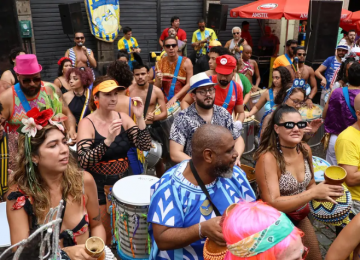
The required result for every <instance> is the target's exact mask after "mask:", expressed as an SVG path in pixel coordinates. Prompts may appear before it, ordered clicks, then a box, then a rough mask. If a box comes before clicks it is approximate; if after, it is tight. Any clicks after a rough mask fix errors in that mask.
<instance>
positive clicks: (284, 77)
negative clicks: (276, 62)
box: [245, 67, 292, 117]
mask: <svg viewBox="0 0 360 260" xmlns="http://www.w3.org/2000/svg"><path fill="white" fill-rule="evenodd" d="M272 76H273V84H272V86H271V88H270V89H268V90H267V91H264V92H263V93H262V95H261V97H260V99H259V101H257V103H256V105H255V106H254V107H253V108H252V109H251V111H250V112H245V116H246V117H251V116H253V115H255V114H256V113H257V112H258V111H260V110H261V109H262V108H263V107H265V112H266V111H269V110H270V109H271V108H272V107H274V106H275V98H276V96H277V94H278V93H279V92H280V90H282V89H284V88H288V87H289V85H290V84H291V83H292V80H291V74H290V72H289V70H288V69H287V68H285V67H278V68H276V69H274V70H273V75H272Z"/></svg>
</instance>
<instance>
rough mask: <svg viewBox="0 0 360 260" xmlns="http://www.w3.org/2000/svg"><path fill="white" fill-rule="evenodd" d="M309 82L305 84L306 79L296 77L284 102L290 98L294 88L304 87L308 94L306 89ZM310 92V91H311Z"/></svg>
mask: <svg viewBox="0 0 360 260" xmlns="http://www.w3.org/2000/svg"><path fill="white" fill-rule="evenodd" d="M307 86H308V85H307V84H305V80H304V79H295V80H294V82H293V85H292V86H291V88H289V89H288V90H286V92H287V94H286V96H285V98H284V101H283V104H285V103H286V101H287V100H288V99H289V97H290V96H291V94H292V92H293V90H294V89H295V88H302V89H303V90H305V94H306V90H307ZM309 94H310V93H309Z"/></svg>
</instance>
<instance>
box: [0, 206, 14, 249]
mask: <svg viewBox="0 0 360 260" xmlns="http://www.w3.org/2000/svg"><path fill="white" fill-rule="evenodd" d="M0 230H1V232H0V233H1V236H0V251H2V250H3V249H5V248H6V247H9V246H11V241H10V229H9V223H8V221H7V217H6V202H2V203H0Z"/></svg>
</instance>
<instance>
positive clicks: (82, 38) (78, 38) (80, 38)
mask: <svg viewBox="0 0 360 260" xmlns="http://www.w3.org/2000/svg"><path fill="white" fill-rule="evenodd" d="M84 39H85V37H75V40H84Z"/></svg>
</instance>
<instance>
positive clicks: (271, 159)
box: [258, 152, 276, 165]
mask: <svg viewBox="0 0 360 260" xmlns="http://www.w3.org/2000/svg"><path fill="white" fill-rule="evenodd" d="M258 161H259V162H262V163H264V164H265V165H268V163H270V164H273V163H276V158H275V156H274V155H273V154H272V153H271V152H266V153H263V154H262V155H260V157H259V160H258Z"/></svg>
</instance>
